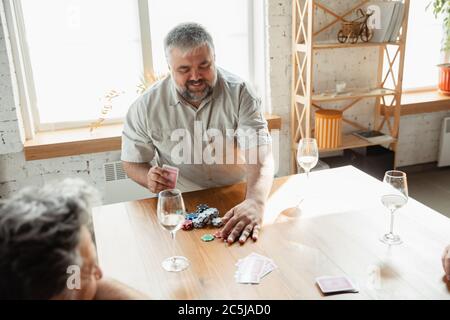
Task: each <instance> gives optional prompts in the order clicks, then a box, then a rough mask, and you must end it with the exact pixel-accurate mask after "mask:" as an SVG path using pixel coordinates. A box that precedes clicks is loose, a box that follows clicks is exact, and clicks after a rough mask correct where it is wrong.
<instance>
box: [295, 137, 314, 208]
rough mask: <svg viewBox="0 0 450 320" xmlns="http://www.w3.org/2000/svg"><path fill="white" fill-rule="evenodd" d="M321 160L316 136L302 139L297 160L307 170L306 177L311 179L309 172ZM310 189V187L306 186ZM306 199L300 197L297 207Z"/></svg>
mask: <svg viewBox="0 0 450 320" xmlns="http://www.w3.org/2000/svg"><path fill="white" fill-rule="evenodd" d="M317 161H319V148H318V147H317V141H316V139H314V138H304V139H301V140H300V142H299V144H298V149H297V162H298V164H299V166H300V167H302V168H303V170H305V172H306V179H307V180H308V181H309V172H310V171H311V169H312V168H314V167H315V166H316V165H317ZM305 190H308V188H305ZM304 200H305V197H303V198H302V199H300V201H299V202H298V204H297V207H298V206H299V205H300V204H301V203H302V202H303V201H304Z"/></svg>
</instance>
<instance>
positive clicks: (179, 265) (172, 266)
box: [161, 256, 189, 272]
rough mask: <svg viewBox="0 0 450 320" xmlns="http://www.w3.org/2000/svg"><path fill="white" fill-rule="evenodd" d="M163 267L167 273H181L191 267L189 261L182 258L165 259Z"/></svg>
mask: <svg viewBox="0 0 450 320" xmlns="http://www.w3.org/2000/svg"><path fill="white" fill-rule="evenodd" d="M161 266H162V267H163V269H164V270H166V271H170V272H180V271H183V270H185V269H187V267H189V260H188V259H186V258H185V257H181V256H175V257H170V258H167V259H165V260H164V261H163V262H162V263H161Z"/></svg>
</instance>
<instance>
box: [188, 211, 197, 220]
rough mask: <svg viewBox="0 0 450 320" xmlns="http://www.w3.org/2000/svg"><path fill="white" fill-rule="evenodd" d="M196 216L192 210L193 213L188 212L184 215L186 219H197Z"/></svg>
mask: <svg viewBox="0 0 450 320" xmlns="http://www.w3.org/2000/svg"><path fill="white" fill-rule="evenodd" d="M197 217H198V214H197V213H195V212H193V213H188V214H187V215H186V219H188V220H194V219H197Z"/></svg>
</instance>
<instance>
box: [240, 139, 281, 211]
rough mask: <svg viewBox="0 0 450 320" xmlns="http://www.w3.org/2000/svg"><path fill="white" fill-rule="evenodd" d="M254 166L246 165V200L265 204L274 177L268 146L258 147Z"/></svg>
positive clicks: (271, 157) (270, 151) (271, 156)
mask: <svg viewBox="0 0 450 320" xmlns="http://www.w3.org/2000/svg"><path fill="white" fill-rule="evenodd" d="M258 148H260V150H259V154H258V161H257V163H256V164H247V166H246V168H247V194H246V199H253V200H255V201H257V202H258V203H260V204H265V203H266V201H267V198H268V196H269V193H270V190H271V188H272V183H273V176H274V161H273V155H272V149H271V146H270V145H265V146H259V147H258Z"/></svg>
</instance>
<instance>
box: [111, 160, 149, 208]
mask: <svg viewBox="0 0 450 320" xmlns="http://www.w3.org/2000/svg"><path fill="white" fill-rule="evenodd" d="M103 168H104V172H105V197H104V204H111V203H116V202H123V201H132V200H139V199H145V198H152V197H155V196H156V195H155V194H153V193H151V192H150V191H149V190H148V189H146V188H144V187H141V186H140V185H139V184H137V183H136V182H134V181H133V180H131V179H130V178H128V176H127V174H126V173H125V171H124V170H123V167H122V162H121V161H116V162H108V163H105V164H104V165H103Z"/></svg>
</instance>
